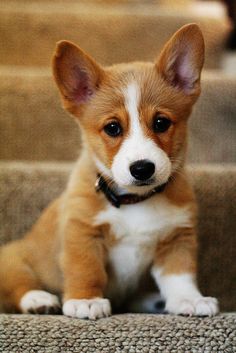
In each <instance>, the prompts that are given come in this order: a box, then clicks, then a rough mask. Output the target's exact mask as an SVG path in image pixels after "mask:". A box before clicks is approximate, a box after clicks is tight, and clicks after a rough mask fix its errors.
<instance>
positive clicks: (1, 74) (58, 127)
mask: <svg viewBox="0 0 236 353" xmlns="http://www.w3.org/2000/svg"><path fill="white" fill-rule="evenodd" d="M235 101H236V81H235V79H233V78H231V77H228V76H226V75H223V74H220V73H219V72H214V73H209V72H204V74H203V78H202V94H201V97H200V99H199V101H198V102H197V104H196V107H195V109H194V111H193V114H192V117H191V119H190V139H189V158H188V159H189V161H190V162H192V163H209V162H211V163H212V162H214V163H219V162H224V163H230V162H231V163H232V162H236V140H235V136H236V119H235V116H236V105H235ZM0 109H1V114H0V159H4V160H9V159H11V160H14V159H18V160H19V159H20V160H47V161H50V160H51V161H53V160H54V161H55V160H58V161H66V160H75V159H76V157H77V155H78V150H79V146H80V134H79V129H78V127H77V124H76V123H75V121H74V119H73V118H72V117H70V116H69V114H67V113H66V112H65V111H64V110H63V109H62V108H61V102H60V99H59V94H58V92H57V89H56V86H55V84H54V82H53V79H52V77H51V76H50V73H49V71H47V70H39V69H38V70H36V69H34V70H29V69H28V70H27V69H25V70H18V69H15V70H13V69H3V68H2V69H0ZM209 141H210V142H211V143H209ZM225 141H227V143H225Z"/></svg>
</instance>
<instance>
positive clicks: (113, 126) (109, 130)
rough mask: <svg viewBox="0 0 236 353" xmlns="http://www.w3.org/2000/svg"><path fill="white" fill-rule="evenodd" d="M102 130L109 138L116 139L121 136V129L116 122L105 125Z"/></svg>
mask: <svg viewBox="0 0 236 353" xmlns="http://www.w3.org/2000/svg"><path fill="white" fill-rule="evenodd" d="M103 129H104V131H105V133H106V134H107V135H109V136H111V137H117V136H119V135H121V134H122V127H121V125H120V124H119V123H118V122H116V121H113V122H111V123H109V124H107V125H105V126H104V128H103Z"/></svg>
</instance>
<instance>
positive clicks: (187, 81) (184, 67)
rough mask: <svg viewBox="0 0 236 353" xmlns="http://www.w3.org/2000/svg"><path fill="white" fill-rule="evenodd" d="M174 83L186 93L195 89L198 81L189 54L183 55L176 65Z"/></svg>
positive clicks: (174, 66)
mask: <svg viewBox="0 0 236 353" xmlns="http://www.w3.org/2000/svg"><path fill="white" fill-rule="evenodd" d="M173 70H174V82H173V84H174V85H175V86H178V87H180V88H182V89H183V90H184V91H185V92H186V93H188V92H189V91H191V90H192V89H193V88H194V84H195V82H196V80H197V77H196V75H195V71H194V67H192V63H191V58H190V55H188V52H186V53H182V55H180V56H179V57H178V58H177V59H176V61H175V63H174V65H173Z"/></svg>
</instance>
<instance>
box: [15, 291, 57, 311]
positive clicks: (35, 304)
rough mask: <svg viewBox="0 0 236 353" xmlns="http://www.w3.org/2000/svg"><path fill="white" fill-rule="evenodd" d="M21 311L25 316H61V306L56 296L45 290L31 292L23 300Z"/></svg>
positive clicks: (21, 301)
mask: <svg viewBox="0 0 236 353" xmlns="http://www.w3.org/2000/svg"><path fill="white" fill-rule="evenodd" d="M20 309H21V311H22V313H24V314H59V313H60V312H61V305H60V302H59V299H58V297H57V296H56V295H53V294H50V293H48V292H45V291H43V290H31V291H29V292H26V293H25V294H24V295H23V297H22V298H21V300H20Z"/></svg>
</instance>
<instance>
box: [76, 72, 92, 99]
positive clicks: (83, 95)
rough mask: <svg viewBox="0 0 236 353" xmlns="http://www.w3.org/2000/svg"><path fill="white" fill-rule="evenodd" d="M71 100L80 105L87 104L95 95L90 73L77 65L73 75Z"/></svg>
mask: <svg viewBox="0 0 236 353" xmlns="http://www.w3.org/2000/svg"><path fill="white" fill-rule="evenodd" d="M71 76H72V77H71V79H72V82H71V83H72V84H71V96H72V97H71V98H72V99H73V100H75V101H76V102H77V103H78V104H81V103H85V102H86V101H87V100H88V99H89V98H90V97H91V96H92V94H93V90H92V87H91V82H90V81H89V75H88V73H87V72H86V71H85V70H84V69H83V68H80V67H79V66H78V65H75V66H74V67H73V68H72V73H71Z"/></svg>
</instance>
